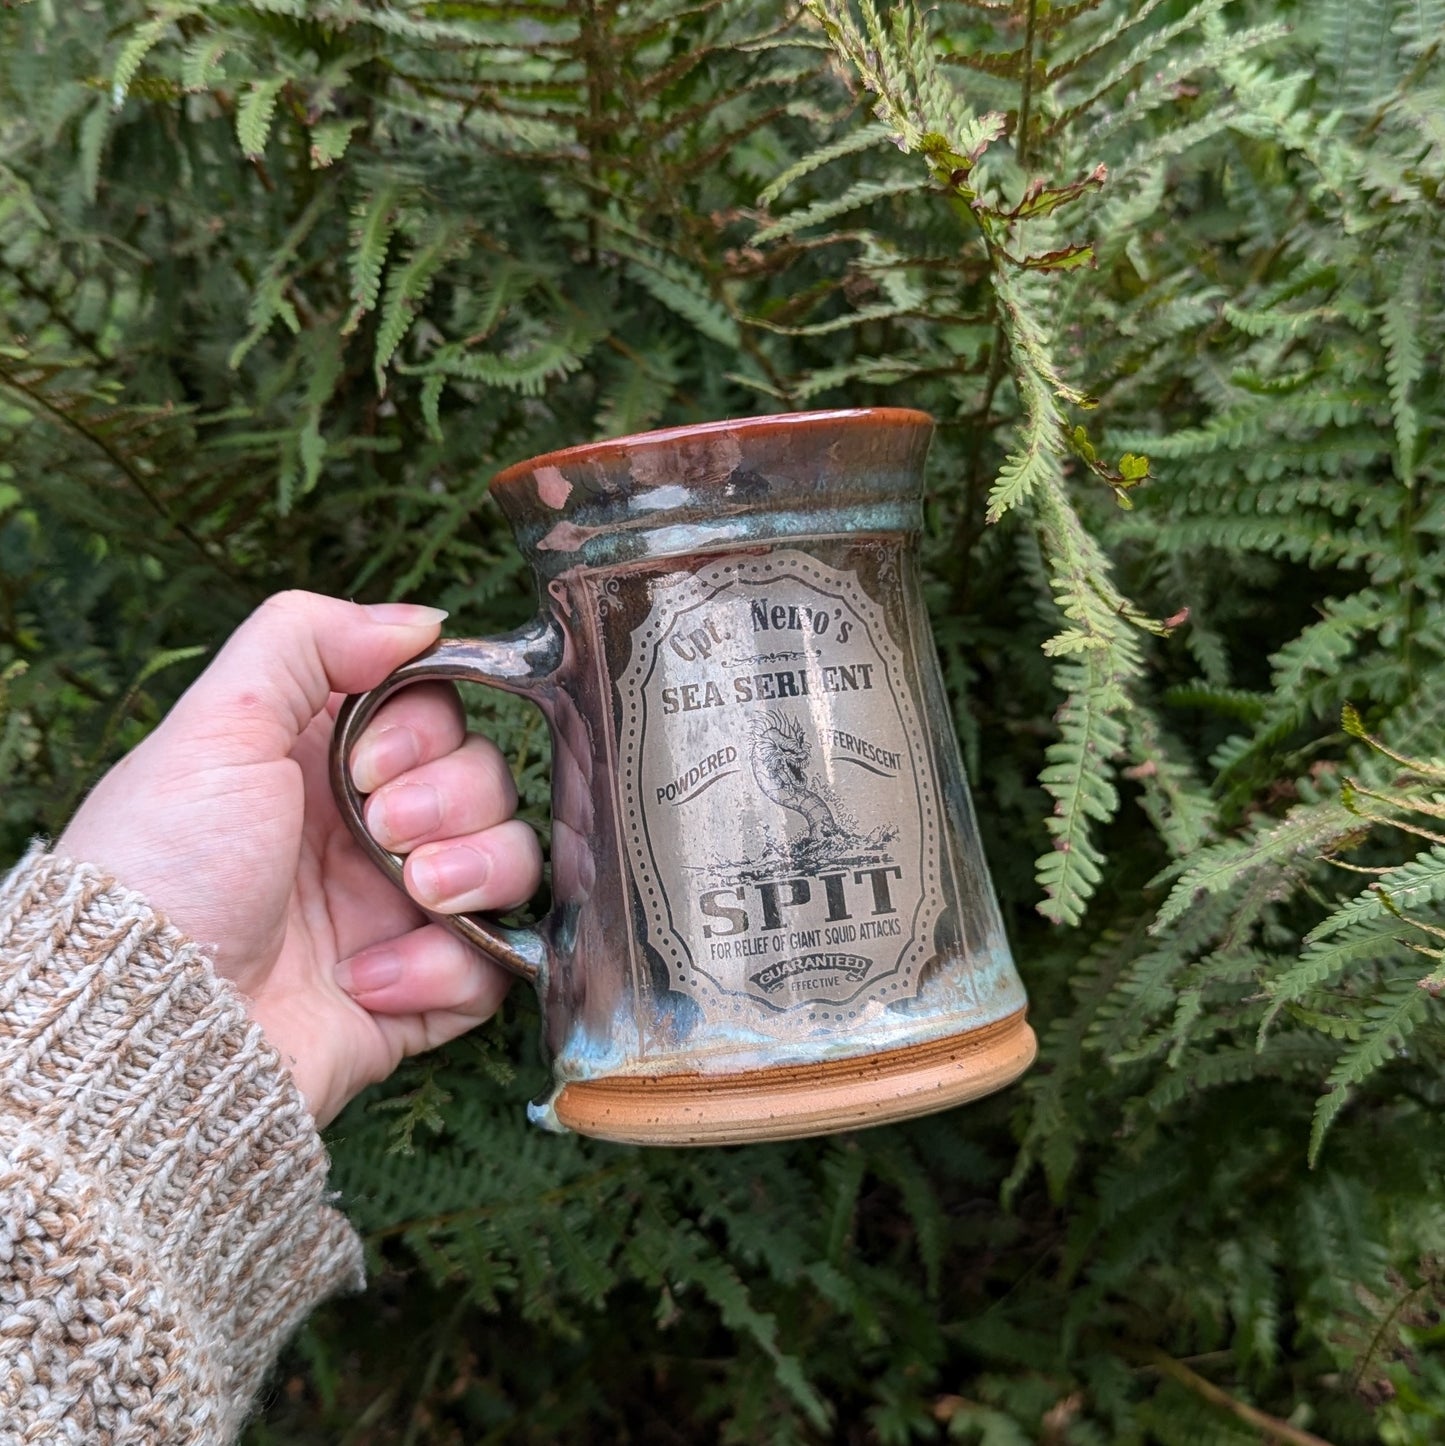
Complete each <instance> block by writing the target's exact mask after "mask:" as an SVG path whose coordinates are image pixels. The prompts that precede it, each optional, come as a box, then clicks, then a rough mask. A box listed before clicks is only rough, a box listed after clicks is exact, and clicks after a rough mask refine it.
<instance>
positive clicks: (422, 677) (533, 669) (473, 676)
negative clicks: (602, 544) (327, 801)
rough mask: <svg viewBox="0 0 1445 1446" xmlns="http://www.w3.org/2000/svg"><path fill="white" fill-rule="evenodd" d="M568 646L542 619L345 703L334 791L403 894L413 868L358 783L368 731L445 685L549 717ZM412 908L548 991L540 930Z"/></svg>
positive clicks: (460, 643) (461, 643) (477, 641)
mask: <svg viewBox="0 0 1445 1446" xmlns="http://www.w3.org/2000/svg"><path fill="white" fill-rule="evenodd" d="M563 642H564V639H563V636H562V629H561V626H560V625H559V624H558V623H557V622H556V620H555V619H553V618H550V617H541V618H538V619H536V620H534V621H533V622H531V623H529V624H528V625H527V626H525V627H522V628H519V629H518V630H517V631H516V632H514V633H507V634H505V635H504V636H502V637H497V638H443V639H442V640H441V641H440V642H438V643H436V644H434V645H433V646H432V647H430V648H428V649H427V651H426V652H424V653H421V654H419V655H418V656H417V657H415V658H413V659H412V660H411V661H410V662H407V663H403V664H402V665H401V667H399V668H397V669H396V671H395V672H393V673H392V674H391V675H390V676H389V677H388V678H386V679H385V680H384V681H382V682H381V683H379V684H377V686H376V687H375V688H372V689H371V690H370V691H368V692H365V693H355V694H352V695H351V696H350V697H348V698H347V699H346V701H345V702H344V703H342V705H341V707H340V709H339V710H338V712H337V714H336V723H335V726H334V727H333V729H332V733H331V789H332V792H333V793H334V794H335V795H336V804H337V807H338V808H339V809H340V810H341V817H342V818H343V819H344V820H345V821H346V826H347V827H348V828H349V829H350V830H351V832H352V835H353V836H354V837H355V839H356V841H357V843H359V844H360V845H361V847H362V848H363V849H364V850H365V851H366V853H367V854H369V855H370V856H371V858H372V860H373V861H374V862H375V863H376V865H377V867H378V868H380V869H381V871H382V872H383V873H384V874H386V875H387V877H388V878H390V879H391V881H392V883H394V884H395V885H396V886H397V888H399V889H400V890H401V891H402V892H403V893H406V883H405V880H404V878H403V876H402V866H403V864H404V862H405V861H404V860H403V859H402V857H401V855H400V854H394V853H392V852H391V850H390V849H385V848H383V847H382V846H381V845H380V844H379V843H377V841H376V840H375V839H374V838H372V836H371V833H370V831H369V830H368V829H367V827H366V822H365V819H364V818H363V817H362V812H361V810H362V799H361V794H360V793H358V792H357V789H356V785H355V783H353V782H352V779H351V750H352V748H353V747H354V746H355V744H356V740H357V739H358V738H359V737H360V736H361V734H362V731H363V729H365V727H366V725H367V724H368V723H369V722H370V721H371V720H372V718H373V717H374V716H375V714H376V710H377V709H378V708H380V707H381V705H382V704H383V703H384V702H386V700H387V699H388V698H390V697H391V696H392V694H393V693H397V692H399V691H400V690H401V689H402V688H406V687H409V686H410V685H411V684H413V683H423V682H435V681H438V680H443V679H445V680H447V681H450V682H469V683H486V684H488V685H489V686H491V687H493V688H500V689H501V690H502V691H503V692H505V693H517V694H520V695H521V696H523V697H530V698H531V699H532V700H533V701H534V702H536V703H537V704H539V705H540V706H541V707H542V709H543V711H544V712H547V711H548V710H547V706H546V705H547V701H548V695H549V693H550V691H551V687H550V685H551V681H552V675H553V674H554V673H555V672H556V671H557V668H558V666H559V664H560V663H561V661H562V649H563ZM407 897H408V898H410V895H407ZM411 902H412V903H413V905H414V906H415V907H416V908H418V909H421V911H422V913H424V914H425V915H426V916H427V917H428V918H429V919H431V920H432V921H433V922H434V923H437V924H441V925H443V926H444V927H446V928H447V929H450V930H451V932H452V933H453V934H456V935H457V936H458V937H459V938H461V939H462V940H464V941H465V942H466V943H468V944H470V945H471V946H472V947H473V948H474V949H478V950H480V951H481V953H483V954H485V955H486V956H487V958H489V959H494V960H495V961H496V962H497V963H498V964H500V965H501V966H502V967H503V968H504V969H507V970H509V971H510V972H511V973H513V974H518V975H520V976H521V977H522V978H523V979H525V980H526V981H527V982H528V983H529V984H531V985H533V986H534V987H535V988H537V989H541V988H542V987H543V984H544V980H545V973H546V965H547V945H546V942H545V941H544V940H543V938H542V936H541V934H540V933H538V932H537V930H536V929H507V928H504V927H503V926H502V925H501V924H498V923H496V922H495V921H494V920H492V919H489V918H487V917H486V915H484V914H435V913H433V912H432V911H431V910H430V909H425V908H422V906H421V905H420V904H417V903H416V901H415V900H414V899H412V901H411Z"/></svg>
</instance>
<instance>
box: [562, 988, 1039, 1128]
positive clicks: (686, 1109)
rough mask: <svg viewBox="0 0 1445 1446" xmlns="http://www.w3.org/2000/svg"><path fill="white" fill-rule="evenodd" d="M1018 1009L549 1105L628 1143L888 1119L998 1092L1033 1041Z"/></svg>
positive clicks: (639, 1082)
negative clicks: (846, 1053)
mask: <svg viewBox="0 0 1445 1446" xmlns="http://www.w3.org/2000/svg"><path fill="white" fill-rule="evenodd" d="M1024 1015H1025V1011H1024V1010H1022V1009H1020V1010H1019V1011H1018V1012H1017V1013H1015V1014H1010V1015H1009V1016H1007V1018H1005V1019H1001V1020H999V1021H997V1023H994V1024H990V1025H985V1026H984V1027H983V1028H982V1029H975V1030H970V1031H969V1032H968V1033H967V1034H956V1035H951V1036H949V1037H947V1038H945V1039H935V1040H928V1041H926V1042H925V1043H923V1044H912V1045H906V1046H904V1047H903V1048H902V1049H890V1050H885V1051H883V1052H882V1053H879V1054H870V1055H860V1056H856V1057H854V1058H851V1059H832V1060H824V1061H821V1062H819V1063H815V1064H794V1065H778V1066H776V1067H774V1068H772V1069H757V1070H746V1071H743V1072H741V1073H738V1074H668V1075H651V1076H648V1075H616V1076H613V1077H612V1078H611V1079H601V1080H583V1081H574V1082H573V1083H571V1084H568V1085H565V1086H564V1087H563V1088H562V1090H561V1092H560V1093H559V1094H558V1095H557V1097H556V1100H555V1102H554V1104H553V1108H554V1110H555V1112H556V1118H557V1120H558V1122H559V1123H560V1124H562V1125H563V1126H565V1127H566V1128H567V1129H570V1130H575V1131H576V1132H577V1133H578V1134H579V1135H590V1136H592V1137H593V1138H595V1139H599V1140H614V1141H617V1142H618V1143H622V1144H633V1145H741V1144H748V1143H750V1142H753V1141H759V1140H797V1139H802V1138H804V1137H805V1136H808V1135H826V1134H832V1133H835V1132H837V1131H840V1130H857V1129H862V1128H864V1127H865V1126H868V1125H886V1124H890V1123H892V1122H893V1121H895V1120H906V1119H910V1118H912V1117H913V1116H915V1115H928V1114H933V1113H934V1112H936V1111H938V1110H946V1109H950V1108H951V1107H952V1106H954V1105H961V1104H964V1103H966V1102H967V1101H969V1100H974V1099H978V1098H979V1097H980V1096H982V1095H986V1094H991V1093H992V1092H993V1091H994V1090H998V1089H1002V1088H1003V1086H1004V1085H1006V1084H1010V1083H1012V1082H1013V1081H1014V1080H1016V1079H1017V1078H1018V1077H1019V1076H1020V1075H1021V1074H1022V1073H1023V1072H1024V1071H1025V1070H1026V1069H1027V1068H1028V1067H1029V1065H1030V1064H1031V1063H1032V1062H1033V1058H1034V1055H1035V1053H1037V1050H1038V1045H1037V1041H1036V1040H1035V1039H1034V1032H1033V1030H1032V1029H1030V1028H1029V1026H1028V1024H1027V1022H1026V1021H1025V1018H1024Z"/></svg>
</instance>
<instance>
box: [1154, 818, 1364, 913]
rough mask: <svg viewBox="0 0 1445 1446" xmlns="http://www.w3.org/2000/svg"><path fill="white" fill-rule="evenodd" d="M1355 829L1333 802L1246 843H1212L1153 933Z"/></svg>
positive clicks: (1269, 827)
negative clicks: (1199, 904) (1206, 900)
mask: <svg viewBox="0 0 1445 1446" xmlns="http://www.w3.org/2000/svg"><path fill="white" fill-rule="evenodd" d="M1357 827H1358V820H1356V819H1355V817H1354V815H1353V814H1351V813H1350V811H1349V810H1348V809H1347V808H1346V807H1345V806H1344V805H1343V804H1342V803H1340V802H1338V801H1336V800H1334V799H1329V800H1326V801H1324V802H1322V803H1309V804H1298V805H1296V806H1295V807H1294V808H1292V809H1290V811H1289V812H1288V813H1287V814H1286V815H1285V816H1284V818H1283V819H1281V820H1279V821H1278V822H1275V823H1267V824H1263V825H1258V826H1256V828H1255V829H1254V830H1253V831H1252V833H1251V835H1250V836H1249V837H1247V838H1243V839H1229V840H1227V841H1226V842H1224V843H1218V844H1211V845H1210V846H1209V847H1208V848H1206V849H1203V850H1202V851H1201V852H1200V853H1199V855H1198V856H1197V858H1196V860H1195V861H1194V862H1193V863H1191V864H1190V865H1189V867H1188V868H1186V869H1185V870H1184V871H1183V873H1182V874H1181V875H1180V877H1179V879H1178V882H1176V883H1175V885H1174V887H1173V888H1172V889H1171V890H1170V891H1169V895H1168V897H1167V898H1166V899H1165V900H1164V903H1163V904H1162V905H1161V907H1160V909H1159V913H1158V914H1157V915H1156V916H1155V919H1154V922H1153V924H1151V925H1150V932H1151V933H1156V934H1157V933H1159V932H1160V931H1161V930H1163V929H1164V928H1166V927H1167V926H1168V925H1170V924H1172V923H1173V922H1174V921H1175V920H1176V919H1178V918H1179V917H1180V916H1181V915H1182V914H1183V913H1184V912H1185V910H1186V909H1188V908H1189V907H1190V906H1191V905H1192V904H1193V903H1194V902H1195V901H1196V900H1197V899H1199V898H1203V897H1206V896H1208V895H1214V894H1220V893H1224V892H1227V891H1228V890H1231V889H1233V888H1234V887H1235V886H1236V885H1238V884H1239V883H1241V882H1242V881H1243V880H1244V879H1245V878H1246V877H1247V876H1248V875H1249V874H1250V873H1252V872H1253V871H1254V870H1256V869H1259V868H1262V867H1264V866H1265V865H1267V864H1268V865H1283V866H1290V865H1293V864H1296V863H1299V862H1303V861H1304V860H1305V859H1306V858H1313V856H1314V855H1315V854H1316V853H1318V852H1319V851H1320V850H1321V849H1322V848H1324V847H1325V846H1326V845H1327V844H1329V843H1331V842H1332V841H1334V840H1336V839H1339V838H1342V837H1344V836H1345V835H1346V834H1349V833H1351V832H1352V831H1354V830H1355V829H1356V828H1357Z"/></svg>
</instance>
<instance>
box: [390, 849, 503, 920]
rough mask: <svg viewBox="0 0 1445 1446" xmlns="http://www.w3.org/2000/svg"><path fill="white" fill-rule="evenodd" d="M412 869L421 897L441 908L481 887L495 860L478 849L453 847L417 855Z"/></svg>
mask: <svg viewBox="0 0 1445 1446" xmlns="http://www.w3.org/2000/svg"><path fill="white" fill-rule="evenodd" d="M409 872H410V874H411V883H412V892H413V894H414V895H415V896H416V898H417V899H418V901H419V902H421V903H423V904H426V905H428V906H429V907H431V908H433V909H437V908H440V907H441V906H442V905H443V904H447V903H451V902H452V901H453V900H455V899H458V898H460V897H461V896H463V895H465V894H472V893H475V892H476V891H477V890H478V889H480V888H481V887H482V885H483V884H485V883H486V882H487V878H488V876H489V875H490V874H491V872H492V861H491V859H489V858H488V857H487V856H486V854H483V853H478V852H477V850H476V849H470V848H466V847H458V848H449V849H443V850H442V851H440V852H439V853H430V854H427V855H426V856H425V857H424V858H416V857H415V856H413V858H412V862H411V868H410V870H409Z"/></svg>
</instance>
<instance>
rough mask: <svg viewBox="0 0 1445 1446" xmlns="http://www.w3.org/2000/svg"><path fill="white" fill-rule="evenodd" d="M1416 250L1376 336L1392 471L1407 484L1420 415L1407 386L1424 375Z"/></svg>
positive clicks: (1421, 278) (1421, 282)
mask: <svg viewBox="0 0 1445 1446" xmlns="http://www.w3.org/2000/svg"><path fill="white" fill-rule="evenodd" d="M1422 254H1423V253H1421V252H1417V253H1416V256H1415V259H1414V260H1413V261H1412V264H1411V265H1410V266H1409V267H1407V268H1406V270H1405V271H1404V273H1403V274H1402V275H1401V277H1400V279H1399V285H1398V287H1397V288H1396V289H1395V290H1394V291H1393V292H1392V293H1391V295H1390V296H1389V297H1388V298H1387V299H1386V301H1385V304H1384V306H1383V307H1382V309H1381V316H1380V340H1381V342H1382V343H1383V344H1384V348H1385V375H1386V377H1387V378H1388V380H1389V383H1390V411H1391V413H1392V414H1393V416H1394V419H1395V475H1396V476H1397V477H1398V478H1399V479H1400V481H1401V482H1403V483H1405V484H1406V485H1407V486H1408V485H1409V484H1410V483H1411V482H1412V481H1413V480H1414V476H1415V444H1416V439H1417V438H1418V437H1419V434H1420V415H1419V411H1418V409H1417V408H1416V406H1415V404H1414V402H1413V401H1412V400H1411V397H1410V392H1411V389H1412V388H1413V387H1414V386H1415V385H1416V383H1417V382H1419V381H1420V379H1421V378H1422V377H1423V376H1424V375H1425V350H1424V346H1423V344H1422V337H1421V328H1422V322H1423V317H1424V312H1425V294H1424V293H1425V288H1426V286H1427V284H1428V282H1427V280H1426V273H1425V269H1424V267H1423V266H1422V265H1421V264H1420V256H1421V255H1422Z"/></svg>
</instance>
